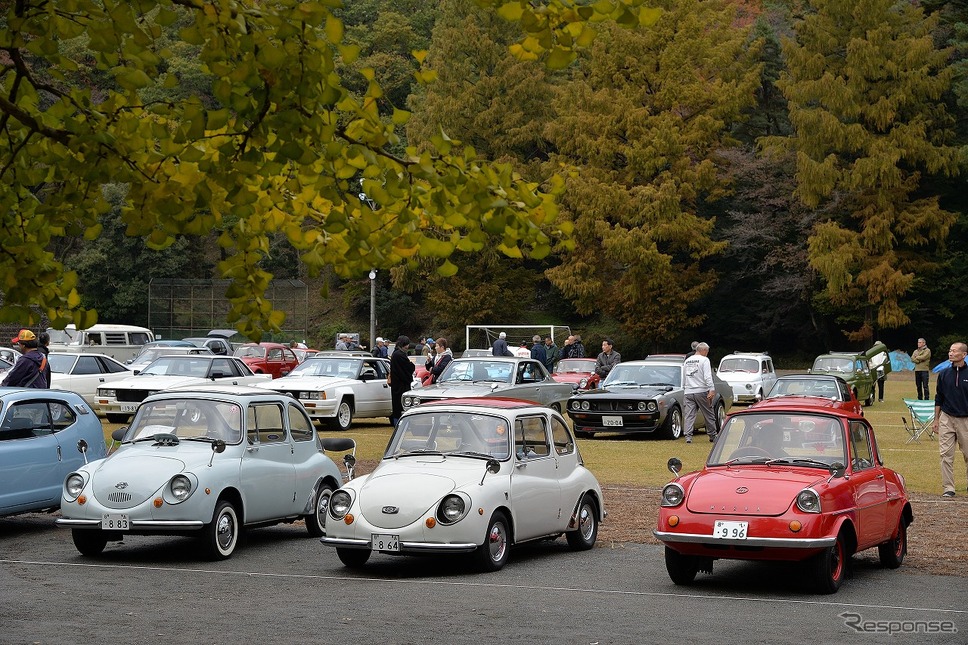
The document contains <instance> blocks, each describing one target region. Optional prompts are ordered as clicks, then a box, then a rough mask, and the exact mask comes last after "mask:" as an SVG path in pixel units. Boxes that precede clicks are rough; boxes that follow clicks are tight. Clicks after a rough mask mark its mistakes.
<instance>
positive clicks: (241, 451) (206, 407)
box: [57, 385, 353, 560]
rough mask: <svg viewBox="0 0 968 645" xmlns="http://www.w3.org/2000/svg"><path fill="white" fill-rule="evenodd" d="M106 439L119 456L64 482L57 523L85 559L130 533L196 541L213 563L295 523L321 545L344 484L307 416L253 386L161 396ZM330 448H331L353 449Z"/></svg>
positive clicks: (293, 402)
mask: <svg viewBox="0 0 968 645" xmlns="http://www.w3.org/2000/svg"><path fill="white" fill-rule="evenodd" d="M113 437H114V439H115V440H118V441H120V442H121V446H120V448H118V449H117V450H116V451H115V452H114V453H112V454H111V456H110V457H108V458H106V459H103V460H100V461H96V462H92V463H90V464H88V465H86V466H84V467H81V468H78V469H76V470H75V471H74V472H73V473H71V474H70V475H69V476H68V477H67V479H66V481H64V484H63V499H62V502H61V514H62V515H63V517H62V518H61V519H59V520H58V521H57V524H58V525H59V526H62V527H65V528H69V529H71V530H72V534H73V538H74V545H75V546H76V547H77V549H78V551H80V552H81V553H82V554H83V555H97V554H99V553H100V552H101V551H102V550H103V549H104V547H105V545H106V544H107V542H109V541H121V540H123V539H124V538H125V537H126V536H129V535H155V534H161V535H167V534H195V535H197V536H198V537H199V538H200V542H201V546H202V548H203V551H204V552H205V553H206V554H207V555H208V556H209V557H211V558H212V559H215V560H222V559H225V558H228V557H230V556H231V555H232V553H233V552H234V551H235V548H236V546H237V544H238V541H239V535H240V532H241V530H242V529H243V528H249V527H256V526H267V525H270V524H277V523H280V522H295V521H297V520H304V521H305V522H306V527H307V528H308V530H309V535H311V536H316V537H318V536H321V535H323V534H324V532H325V527H326V513H327V510H328V508H329V497H330V494H331V493H332V491H333V490H335V489H336V488H339V486H340V485H341V483H342V479H343V478H342V476H341V473H340V471H339V469H338V468H337V467H336V465H335V464H334V463H333V462H332V461H331V460H330V459H329V457H327V456H326V455H325V454H324V453H323V450H324V445H323V443H322V441H321V440H320V439H319V437H318V435H317V434H316V430H315V428H314V427H313V424H312V422H311V421H310V419H309V416H308V415H307V414H306V410H305V408H303V406H302V405H301V404H300V403H299V402H298V401H296V400H294V399H292V398H290V397H288V396H285V395H282V394H279V393H276V392H270V391H267V390H263V389H258V388H253V387H246V386H232V385H208V386H206V385H196V386H190V387H189V388H184V389H175V390H169V391H165V392H160V393H158V394H155V395H153V396H151V397H148V398H147V399H145V401H144V402H143V403H142V404H141V406H140V407H139V408H138V411H137V413H136V414H135V417H134V420H133V421H132V423H131V426H130V427H127V428H120V429H119V430H116V431H115V433H114V434H113ZM336 441H337V442H339V444H340V445H335V444H328V445H329V447H330V448H332V449H334V450H343V449H348V448H351V447H353V442H352V441H351V440H345V439H344V440H336ZM341 446H342V447H341ZM348 460H349V462H348V463H349V465H351V462H352V456H348Z"/></svg>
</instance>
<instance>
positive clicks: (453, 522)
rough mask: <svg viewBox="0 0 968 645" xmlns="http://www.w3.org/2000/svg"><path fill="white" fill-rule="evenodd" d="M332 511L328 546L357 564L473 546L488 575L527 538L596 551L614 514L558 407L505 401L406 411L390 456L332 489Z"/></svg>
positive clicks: (464, 550)
mask: <svg viewBox="0 0 968 645" xmlns="http://www.w3.org/2000/svg"><path fill="white" fill-rule="evenodd" d="M329 513H330V517H329V523H328V524H327V528H326V536H325V537H323V538H322V542H323V544H325V545H327V546H331V547H335V548H336V553H337V555H338V556H339V558H340V560H341V561H342V562H343V564H345V565H346V566H348V567H361V566H363V565H364V564H365V563H366V562H367V560H368V559H369V558H370V555H371V554H372V553H373V552H379V553H391V554H427V553H439V554H449V553H473V554H474V557H475V559H476V561H477V564H478V566H479V567H480V568H481V569H482V570H484V571H496V570H498V569H500V568H501V567H503V566H504V564H505V562H506V561H507V558H508V550H509V548H510V547H511V546H513V545H516V544H521V543H523V542H529V541H533V540H541V539H547V538H551V539H554V538H556V537H558V536H560V535H562V534H564V535H565V537H566V538H567V540H568V545H569V546H570V547H571V548H572V549H575V550H585V549H590V548H592V547H593V546H594V545H595V541H596V539H597V537H598V526H599V523H600V522H601V521H602V520H603V519H604V518H605V509H604V506H603V502H602V491H601V488H600V487H599V485H598V481H597V480H596V479H595V476H594V475H593V474H592V473H591V472H590V471H589V470H588V469H586V468H585V466H584V462H583V461H582V458H581V455H580V454H579V452H578V446H577V445H576V443H575V439H574V437H573V436H572V434H571V431H570V430H569V428H568V424H567V423H565V420H564V419H563V418H562V417H561V415H560V414H558V413H557V412H555V411H554V410H551V409H550V408H547V407H544V406H539V405H535V404H534V403H531V402H528V401H518V400H511V399H502V398H488V399H480V398H477V399H455V400H451V401H441V402H437V403H430V404H426V405H421V406H420V407H417V408H412V409H410V410H407V411H406V412H405V413H404V414H403V416H402V417H401V419H400V422H399V423H398V424H397V427H396V429H395V430H394V432H393V436H392V437H391V438H390V442H389V444H388V446H387V450H386V452H385V453H384V455H383V460H382V461H381V462H380V463H379V464H378V465H377V467H376V469H375V470H374V471H373V472H372V473H370V474H369V475H364V476H362V477H358V478H357V479H354V480H352V481H350V482H349V483H347V484H346V485H345V486H343V488H341V489H339V490H338V491H336V492H335V493H333V496H332V499H331V501H330V511H329Z"/></svg>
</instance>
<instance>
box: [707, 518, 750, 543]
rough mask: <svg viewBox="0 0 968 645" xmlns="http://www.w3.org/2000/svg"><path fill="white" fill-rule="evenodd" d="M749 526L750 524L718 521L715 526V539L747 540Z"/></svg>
mask: <svg viewBox="0 0 968 645" xmlns="http://www.w3.org/2000/svg"><path fill="white" fill-rule="evenodd" d="M748 526H749V522H727V521H725V520H716V524H715V525H714V526H713V537H714V538H718V539H721V540H745V539H746V528H747V527H748Z"/></svg>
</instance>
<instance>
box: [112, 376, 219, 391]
mask: <svg viewBox="0 0 968 645" xmlns="http://www.w3.org/2000/svg"><path fill="white" fill-rule="evenodd" d="M208 380H209V379H207V378H204V377H199V376H151V375H145V376H133V377H131V378H127V379H125V380H123V381H118V382H117V383H112V384H111V389H112V390H166V389H168V388H170V387H178V386H179V385H190V384H192V383H203V382H205V381H208Z"/></svg>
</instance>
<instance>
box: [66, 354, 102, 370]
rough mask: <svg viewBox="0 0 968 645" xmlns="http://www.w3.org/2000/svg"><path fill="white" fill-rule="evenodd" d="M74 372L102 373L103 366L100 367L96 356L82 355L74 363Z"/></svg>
mask: <svg viewBox="0 0 968 645" xmlns="http://www.w3.org/2000/svg"><path fill="white" fill-rule="evenodd" d="M71 373H72V374H100V373H101V368H100V367H98V359H97V358H96V357H94V356H81V357H80V358H78V359H77V363H76V364H75V365H74V370H73V372H71Z"/></svg>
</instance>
